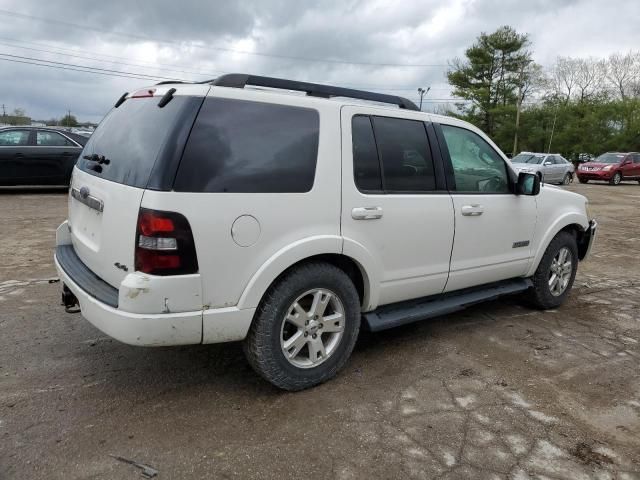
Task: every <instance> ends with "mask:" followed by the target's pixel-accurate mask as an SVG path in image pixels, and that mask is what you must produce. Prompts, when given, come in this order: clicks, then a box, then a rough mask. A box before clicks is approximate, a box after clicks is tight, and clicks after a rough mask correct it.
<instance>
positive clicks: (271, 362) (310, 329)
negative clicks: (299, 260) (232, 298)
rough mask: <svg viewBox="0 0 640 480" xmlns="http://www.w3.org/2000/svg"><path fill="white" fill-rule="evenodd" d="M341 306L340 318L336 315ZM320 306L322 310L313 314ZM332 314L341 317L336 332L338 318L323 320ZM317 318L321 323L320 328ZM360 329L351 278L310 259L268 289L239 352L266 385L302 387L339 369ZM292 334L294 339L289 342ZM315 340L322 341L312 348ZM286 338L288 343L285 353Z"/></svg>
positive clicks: (327, 265) (350, 350)
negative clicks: (340, 323)
mask: <svg viewBox="0 0 640 480" xmlns="http://www.w3.org/2000/svg"><path fill="white" fill-rule="evenodd" d="M316 295H318V297H317V298H318V299H320V300H319V301H318V300H316ZM325 301H326V302H327V303H325V305H326V307H324V308H322V309H321V310H320V309H316V310H315V311H314V310H313V305H314V304H316V303H317V304H322V303H323V302H325ZM295 306H297V308H296V307H295ZM300 309H302V310H300ZM307 309H308V310H307ZM340 309H342V317H336V314H337V313H339V311H340ZM322 311H324V314H322V315H319V316H314V315H313V313H315V312H320V313H321V312H322ZM327 311H328V312H329V313H328V314H327V313H326V312H327ZM318 317H320V318H318ZM317 318H318V320H316V319H317ZM332 318H342V332H341V333H340V332H338V331H336V330H338V329H339V328H340V325H339V323H338V321H335V323H333V322H334V321H333V320H331V322H332V323H323V322H326V321H327V320H328V319H332ZM291 320H295V323H294V322H292V321H291ZM321 323H322V324H323V325H325V326H326V327H320V324H321ZM323 328H324V332H322V329H323ZM329 329H331V330H329ZM359 330H360V297H359V296H358V292H357V291H356V288H355V286H354V284H353V282H352V281H351V279H350V278H349V276H348V275H347V274H346V273H345V272H344V271H343V270H341V269H339V268H338V267H335V266H334V265H331V264H328V263H323V262H314V263H309V264H306V265H302V266H300V267H297V268H294V269H293V270H291V271H290V272H288V273H286V274H285V275H284V276H283V277H282V278H281V279H279V280H278V281H277V282H276V283H275V284H274V285H273V286H271V287H270V288H269V290H268V291H267V293H266V294H265V296H264V297H263V299H262V301H261V302H260V305H259V306H258V309H257V310H256V314H255V317H254V319H253V323H252V325H251V328H250V329H249V333H248V335H247V338H246V339H245V341H244V352H245V355H246V357H247V360H248V362H249V363H250V364H251V366H252V367H253V369H254V370H255V371H256V372H257V373H258V374H259V375H260V376H261V377H262V378H264V379H265V380H267V381H268V382H270V383H271V384H273V385H275V386H276V387H278V388H281V389H284V390H290V391H297V390H303V389H305V388H309V387H313V386H315V385H318V384H320V383H323V382H325V381H327V380H329V379H330V378H332V377H333V376H335V375H336V373H338V371H340V369H341V368H342V367H343V366H344V365H345V363H346V362H347V360H348V358H349V356H350V355H351V352H352V351H353V347H354V345H355V343H356V340H357V338H358V332H359ZM292 332H293V333H292ZM290 333H291V336H289V334H290ZM294 337H295V338H297V340H296V341H292V339H293V340H295V339H294ZM336 339H337V340H336ZM318 340H320V342H321V343H323V342H325V343H326V344H325V343H323V347H322V349H319V348H318V347H317V345H318V344H317V341H318ZM287 342H290V343H292V346H291V347H289V348H290V351H289V352H288V355H287V356H285V351H284V349H285V348H286V346H287ZM301 344H302V346H299V345H301ZM316 353H317V356H316V355H315V354H316ZM323 353H324V354H325V355H326V357H325V358H324V359H323V358H322V354H323ZM288 356H289V357H291V360H290V359H288V358H287V357H288ZM312 357H315V359H316V360H315V362H317V365H314V361H312V360H311V358H312Z"/></svg>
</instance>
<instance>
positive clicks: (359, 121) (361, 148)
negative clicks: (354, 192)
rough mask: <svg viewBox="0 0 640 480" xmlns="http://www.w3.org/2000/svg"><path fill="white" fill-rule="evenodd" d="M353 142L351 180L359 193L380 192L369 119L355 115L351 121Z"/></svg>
mask: <svg viewBox="0 0 640 480" xmlns="http://www.w3.org/2000/svg"><path fill="white" fill-rule="evenodd" d="M351 136H352V140H353V178H354V180H355V183H356V187H358V190H360V191H361V192H381V191H382V175H381V174H380V160H379V158H378V150H377V148H376V140H375V137H374V135H373V126H372V125H371V119H370V118H369V117H368V116H365V115H356V116H355V117H353V120H352V121H351Z"/></svg>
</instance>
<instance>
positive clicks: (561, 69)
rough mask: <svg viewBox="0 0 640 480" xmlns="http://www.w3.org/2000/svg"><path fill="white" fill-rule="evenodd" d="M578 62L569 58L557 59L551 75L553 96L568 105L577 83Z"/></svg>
mask: <svg viewBox="0 0 640 480" xmlns="http://www.w3.org/2000/svg"><path fill="white" fill-rule="evenodd" d="M578 70H579V66H578V60H576V59H573V58H570V57H558V59H557V60H556V64H555V65H554V67H553V71H552V74H551V82H552V85H553V91H554V94H555V95H556V96H557V97H558V98H563V99H564V101H565V103H569V100H571V95H572V94H573V93H574V89H575V87H576V83H577V77H578Z"/></svg>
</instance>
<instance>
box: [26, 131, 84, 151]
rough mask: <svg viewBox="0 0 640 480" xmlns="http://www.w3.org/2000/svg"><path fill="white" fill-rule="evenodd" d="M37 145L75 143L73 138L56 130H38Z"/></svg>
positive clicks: (54, 145)
mask: <svg viewBox="0 0 640 480" xmlns="http://www.w3.org/2000/svg"><path fill="white" fill-rule="evenodd" d="M36 145H39V146H42V147H67V146H73V145H75V144H74V143H73V142H72V141H71V140H69V139H67V138H65V137H64V136H62V135H60V134H59V133H56V132H42V131H38V132H36Z"/></svg>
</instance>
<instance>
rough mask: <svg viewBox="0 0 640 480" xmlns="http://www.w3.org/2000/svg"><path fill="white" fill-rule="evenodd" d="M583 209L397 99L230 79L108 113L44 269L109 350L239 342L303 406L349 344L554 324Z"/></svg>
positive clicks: (146, 94)
mask: <svg viewBox="0 0 640 480" xmlns="http://www.w3.org/2000/svg"><path fill="white" fill-rule="evenodd" d="M305 93H306V95H305ZM586 207H587V201H586V199H585V198H584V197H583V196H581V195H577V194H575V193H571V192H568V191H563V190H561V189H558V188H556V187H551V186H548V185H543V186H542V188H541V185H540V181H539V179H538V177H537V176H536V175H534V174H529V173H521V174H519V175H517V174H516V173H515V172H514V170H513V169H512V167H511V165H510V163H509V161H508V160H507V159H506V157H505V156H504V155H503V153H502V152H500V150H499V149H498V148H497V147H496V146H495V145H494V144H493V142H491V140H490V139H488V138H487V137H486V136H485V135H484V134H483V133H482V132H481V131H479V130H478V129H477V128H475V127H473V126H472V125H470V124H468V123H465V122H463V121H460V120H457V119H454V118H448V117H443V116H438V115H430V114H426V113H422V112H420V111H418V109H417V107H416V106H415V105H414V104H413V103H411V102H410V101H408V100H406V99H403V98H400V97H395V96H390V95H381V94H375V93H371V92H363V91H357V90H351V89H343V88H335V87H329V86H326V85H316V84H310V83H301V82H292V81H287V80H281V79H273V78H265V77H256V76H250V75H240V74H233V75H225V76H223V77H220V78H218V79H216V80H213V81H211V82H206V83H202V84H182V83H170V84H158V85H156V86H153V87H151V88H149V89H144V90H142V91H139V92H136V93H134V94H131V95H128V94H125V95H123V96H122V97H121V98H120V99H119V100H118V102H117V103H116V105H115V107H114V108H113V109H112V110H111V112H109V114H108V115H107V116H106V117H105V118H104V120H103V121H102V123H101V124H100V126H99V127H98V128H97V130H96V131H95V133H94V134H93V135H92V136H91V139H90V140H89V142H88V143H87V145H86V147H85V149H84V151H83V154H82V156H81V159H80V160H79V162H78V164H77V166H76V167H75V170H74V172H73V178H72V184H71V189H70V195H69V220H68V221H66V222H64V223H63V224H62V225H61V226H60V227H59V228H58V230H57V233H56V245H57V247H56V252H55V264H56V267H57V269H58V273H59V275H60V277H61V279H62V281H63V283H64V287H63V294H62V296H63V303H64V305H65V306H66V307H67V308H68V309H70V308H72V307H74V306H76V305H79V307H80V309H81V311H82V314H83V316H84V317H85V318H86V319H87V320H89V321H90V322H91V323H92V324H93V325H95V326H96V327H97V328H99V329H100V330H102V331H103V332H105V333H107V334H108V335H110V336H112V337H114V338H116V339H118V340H120V341H122V342H125V343H129V344H133V345H147V346H156V345H182V344H198V343H216V342H230V341H238V340H243V341H244V346H245V352H246V355H247V358H248V360H249V362H250V363H251V365H252V366H253V367H254V368H255V370H256V371H257V372H258V373H259V374H261V375H262V376H263V377H264V378H265V379H267V380H268V381H270V382H272V383H273V384H274V385H276V386H278V387H281V388H284V389H288V390H299V389H303V388H306V387H309V386H312V385H316V384H318V383H320V382H323V381H325V380H327V379H328V378H330V377H332V376H333V375H335V374H336V372H337V371H338V370H340V368H341V367H342V366H343V365H344V364H345V362H346V361H347V359H348V357H349V355H350V354H351V351H352V349H353V346H354V344H355V342H356V339H357V337H358V332H359V330H360V328H361V326H362V328H366V329H370V330H372V331H378V330H383V329H385V328H390V327H394V326H397V325H402V324H405V323H408V322H413V321H416V320H422V319H425V318H429V317H433V316H435V315H440V314H443V313H448V312H452V311H454V310H457V309H460V308H463V307H464V306H467V305H469V304H472V303H476V302H479V301H483V300H486V299H489V298H495V297H497V296H499V295H503V294H509V293H515V292H524V293H525V294H526V295H528V297H529V299H530V300H531V302H532V303H533V304H534V305H535V306H537V307H539V308H552V307H557V306H559V305H560V304H561V303H562V302H563V301H564V300H565V299H566V297H567V294H568V293H569V290H570V289H571V286H572V283H573V280H574V277H575V274H576V268H577V264H578V261H579V260H582V259H584V258H585V257H586V255H587V254H588V251H589V249H590V247H591V244H592V243H593V240H594V237H595V231H596V223H595V221H593V220H590V219H589V218H588V216H587V210H586Z"/></svg>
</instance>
